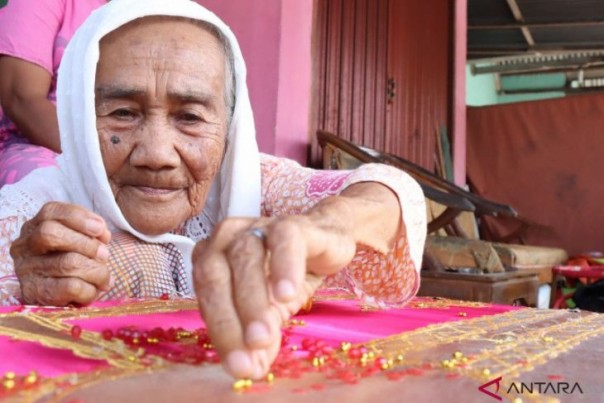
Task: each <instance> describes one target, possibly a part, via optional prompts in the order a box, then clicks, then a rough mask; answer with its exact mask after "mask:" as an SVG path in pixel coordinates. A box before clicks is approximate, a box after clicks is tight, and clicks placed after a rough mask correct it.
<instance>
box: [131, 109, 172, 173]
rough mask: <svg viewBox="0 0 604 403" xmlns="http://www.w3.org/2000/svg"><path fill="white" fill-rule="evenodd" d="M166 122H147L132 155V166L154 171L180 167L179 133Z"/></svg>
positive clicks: (158, 120) (140, 131)
mask: <svg viewBox="0 0 604 403" xmlns="http://www.w3.org/2000/svg"><path fill="white" fill-rule="evenodd" d="M166 120H167V119H166ZM166 120H163V119H160V118H148V119H146V120H145V122H144V124H143V125H142V126H141V127H140V129H139V133H138V136H137V137H138V138H137V142H136V145H135V147H134V149H133V150H132V153H131V155H130V163H131V164H132V165H135V166H138V167H145V168H149V169H153V170H160V169H172V168H176V167H178V166H179V165H180V163H181V159H180V154H179V153H178V151H177V148H176V142H177V136H178V133H177V132H178V131H177V130H176V128H174V127H172V126H171V125H170V124H169V123H168V122H167V121H166Z"/></svg>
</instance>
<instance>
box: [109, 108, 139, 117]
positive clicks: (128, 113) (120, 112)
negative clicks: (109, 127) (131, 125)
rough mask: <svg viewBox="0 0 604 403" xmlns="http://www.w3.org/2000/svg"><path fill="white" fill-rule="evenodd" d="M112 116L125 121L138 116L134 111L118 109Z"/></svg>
mask: <svg viewBox="0 0 604 403" xmlns="http://www.w3.org/2000/svg"><path fill="white" fill-rule="evenodd" d="M111 116H113V117H115V118H118V119H122V120H124V119H132V118H134V117H135V116H136V114H135V113H134V111H132V110H130V109H125V108H120V109H116V110H114V111H113V112H111Z"/></svg>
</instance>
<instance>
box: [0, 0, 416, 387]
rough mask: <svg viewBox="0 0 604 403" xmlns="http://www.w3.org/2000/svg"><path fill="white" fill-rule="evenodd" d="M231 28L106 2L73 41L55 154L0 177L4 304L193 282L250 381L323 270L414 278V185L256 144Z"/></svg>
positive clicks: (408, 284)
mask: <svg viewBox="0 0 604 403" xmlns="http://www.w3.org/2000/svg"><path fill="white" fill-rule="evenodd" d="M245 75H246V72H245V65H244V62H243V59H242V56H241V52H240V50H239V46H238V44H237V41H236V40H235V38H234V36H233V34H232V33H231V31H230V30H229V29H228V27H226V26H225V25H224V23H222V21H220V20H219V19H218V18H217V17H216V16H215V15H214V14H212V13H210V12H209V11H207V10H205V9H204V8H202V7H201V6H199V5H197V4H195V3H193V2H191V1H189V0H177V1H175V0H173V1H169V2H168V1H165V0H147V1H145V2H144V6H143V5H142V4H141V2H139V1H137V0H113V1H112V2H110V3H109V4H108V5H106V6H104V7H102V8H101V9H99V10H98V11H97V12H95V13H93V14H92V16H91V17H90V18H89V19H88V20H87V21H86V22H85V23H84V25H83V26H82V27H81V28H80V29H79V30H78V32H77V33H76V35H75V36H74V38H73V40H72V42H70V44H69V46H68V48H67V50H66V52H65V56H64V59H63V62H62V64H61V70H60V74H59V82H58V92H57V96H58V103H57V108H58V109H57V110H58V119H59V127H60V131H61V144H62V147H63V155H61V156H60V157H59V158H58V160H57V162H58V167H56V168H55V167H51V168H45V169H42V170H38V171H35V172H33V173H32V174H30V175H29V176H27V177H26V178H25V179H24V180H23V181H21V182H19V183H18V184H15V185H10V186H6V187H5V188H3V189H2V190H1V191H0V281H1V282H0V301H2V302H3V303H4V304H11V303H26V304H46V305H67V304H88V303H91V302H93V301H95V300H107V299H118V298H128V297H158V296H161V295H162V294H165V293H168V294H172V295H175V296H176V295H178V296H193V290H194V291H195V295H196V297H197V299H198V301H199V305H200V309H201V314H202V316H203V319H204V321H205V323H206V325H207V327H208V331H209V333H210V336H211V338H212V340H213V342H214V344H215V345H216V348H217V350H218V352H219V353H220V355H221V357H223V362H224V364H225V368H226V369H227V370H228V371H229V372H230V373H231V374H233V375H234V376H237V377H255V378H257V377H260V376H262V375H263V374H265V373H266V371H268V368H269V365H270V363H271V362H272V360H273V359H274V358H275V356H276V354H277V351H278V349H279V345H280V325H281V323H282V322H283V320H285V319H287V318H288V317H289V316H290V315H291V314H293V313H295V312H297V311H298V310H299V309H300V307H301V306H303V304H304V303H305V302H306V301H307V300H308V298H309V297H311V296H312V294H313V293H314V291H315V290H316V289H317V288H318V287H319V286H320V285H321V284H322V285H323V286H325V287H340V288H345V289H347V290H350V291H351V292H354V293H356V294H357V295H358V296H360V297H363V298H365V299H366V300H369V301H373V302H375V303H377V304H380V305H396V304H402V303H404V302H406V301H407V300H408V299H409V298H411V297H412V296H413V295H414V294H415V292H416V291H417V288H418V285H419V276H418V271H419V267H420V264H421V261H420V260H421V255H422V249H423V243H424V239H425V231H426V219H425V207H424V202H423V196H422V193H421V191H420V189H419V187H418V185H417V184H416V183H415V182H414V181H413V180H412V179H410V178H409V177H408V176H407V175H405V174H404V173H402V172H400V171H396V170H393V169H392V168H389V167H386V166H381V165H366V166H363V167H361V168H359V169H358V170H356V171H350V172H346V171H344V172H327V171H313V170H310V169H308V168H303V167H301V166H299V165H298V164H296V163H294V162H292V161H288V160H284V159H279V158H275V157H270V156H267V155H260V154H259V153H258V151H257V146H256V143H255V132H254V124H253V117H252V110H251V107H250V103H249V97H248V93H247V88H246V84H245V83H246V78H245Z"/></svg>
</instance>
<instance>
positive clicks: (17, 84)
mask: <svg viewBox="0 0 604 403" xmlns="http://www.w3.org/2000/svg"><path fill="white" fill-rule="evenodd" d="M51 81H52V77H51V75H50V73H49V72H48V71H46V70H45V69H44V68H42V67H40V66H38V65H36V64H33V63H30V62H27V61H25V60H21V59H19V58H16V57H11V56H0V103H1V105H2V109H3V110H4V113H5V114H6V116H8V117H9V118H10V119H11V120H12V121H13V122H14V123H15V124H16V125H17V127H18V128H19V131H20V132H21V133H22V134H23V135H24V136H25V137H26V138H27V139H28V140H29V141H30V142H31V143H32V144H36V145H40V146H44V147H46V148H49V149H51V150H53V151H55V152H57V153H59V152H61V145H60V140H59V124H58V122H57V114H56V107H55V105H54V104H53V103H52V102H51V101H50V100H48V91H49V89H50V85H51Z"/></svg>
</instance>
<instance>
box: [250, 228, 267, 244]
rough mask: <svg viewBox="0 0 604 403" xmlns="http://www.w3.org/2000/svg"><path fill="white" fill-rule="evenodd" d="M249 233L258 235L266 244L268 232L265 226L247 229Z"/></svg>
mask: <svg viewBox="0 0 604 403" xmlns="http://www.w3.org/2000/svg"><path fill="white" fill-rule="evenodd" d="M246 233H247V234H249V235H251V236H253V237H256V238H258V239H259V240H260V242H262V244H263V245H264V244H265V243H266V233H265V232H264V229H263V228H258V227H252V228H250V229H248V230H247V231H246Z"/></svg>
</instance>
